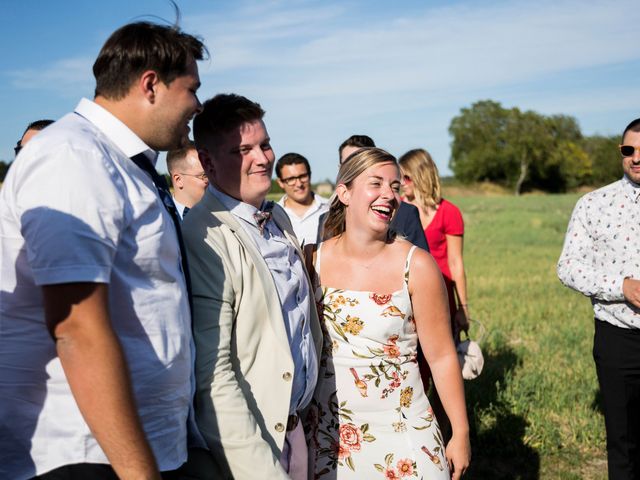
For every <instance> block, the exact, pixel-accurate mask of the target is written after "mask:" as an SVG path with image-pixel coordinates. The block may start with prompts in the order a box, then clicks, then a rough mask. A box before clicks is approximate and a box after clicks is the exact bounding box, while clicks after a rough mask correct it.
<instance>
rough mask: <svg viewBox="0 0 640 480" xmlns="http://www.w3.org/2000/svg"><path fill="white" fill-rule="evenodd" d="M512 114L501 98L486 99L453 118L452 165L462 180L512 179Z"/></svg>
mask: <svg viewBox="0 0 640 480" xmlns="http://www.w3.org/2000/svg"><path fill="white" fill-rule="evenodd" d="M508 116H509V112H508V110H506V109H504V108H502V106H501V105H500V104H499V103H498V102H494V101H492V100H482V101H480V102H476V103H474V104H473V105H472V106H471V108H463V109H462V110H461V112H460V115H458V116H457V117H454V118H453V120H452V121H451V125H450V126H449V133H450V134H451V136H452V137H453V142H452V144H451V161H450V163H449V167H450V168H451V170H452V171H453V174H454V176H455V177H456V178H457V179H458V180H461V181H462V182H474V181H484V180H489V181H493V182H497V183H502V184H505V183H508V182H509V177H510V172H509V170H510V168H509V166H508V165H506V164H507V162H508V158H507V156H506V152H505V145H506V143H507V138H506V129H507V125H508Z"/></svg>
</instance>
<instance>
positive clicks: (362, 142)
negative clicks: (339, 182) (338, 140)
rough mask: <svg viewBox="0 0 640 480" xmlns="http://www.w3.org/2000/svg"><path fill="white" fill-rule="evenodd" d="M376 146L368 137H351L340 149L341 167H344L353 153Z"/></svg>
mask: <svg viewBox="0 0 640 480" xmlns="http://www.w3.org/2000/svg"><path fill="white" fill-rule="evenodd" d="M375 146H376V144H375V142H374V141H373V139H372V138H371V137H369V136H368V135H351V136H350V137H349V138H347V139H346V140H345V141H344V142H342V144H340V146H339V147H338V156H339V158H340V165H342V164H343V163H344V161H345V160H346V159H347V158H348V157H349V156H350V155H351V154H352V153H354V152H357V151H358V150H360V149H361V148H365V147H367V148H368V147H375Z"/></svg>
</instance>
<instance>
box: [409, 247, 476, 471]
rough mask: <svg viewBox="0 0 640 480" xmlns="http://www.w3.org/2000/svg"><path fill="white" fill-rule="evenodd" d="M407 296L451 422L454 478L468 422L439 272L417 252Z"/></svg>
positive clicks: (466, 456)
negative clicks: (408, 295)
mask: <svg viewBox="0 0 640 480" xmlns="http://www.w3.org/2000/svg"><path fill="white" fill-rule="evenodd" d="M409 293H410V294H411V304H412V307H413V314H414V320H415V324H416V330H417V332H418V339H419V341H420V346H421V347H422V351H423V353H424V355H425V358H426V360H427V362H428V363H429V366H430V367H431V372H432V375H433V381H434V383H435V386H436V388H437V390H438V394H439V395H440V399H441V400H442V405H443V407H444V410H445V412H446V414H447V416H448V417H449V420H450V421H451V427H452V430H453V436H452V438H451V440H450V441H449V443H448V444H447V448H446V456H447V460H448V461H449V464H450V465H452V467H453V471H454V473H453V478H454V479H457V478H460V476H461V475H462V473H464V471H465V470H466V469H467V467H468V465H469V461H470V459H471V447H470V444H469V421H468V419H467V409H466V405H465V399H464V387H463V384H462V373H461V371H460V364H459V363H458V355H457V353H456V350H455V346H454V344H453V337H452V336H451V326H450V320H449V307H448V300H447V292H446V288H445V286H444V282H443V280H442V275H441V273H440V269H439V268H438V266H437V265H436V263H435V261H434V260H433V258H432V257H431V256H430V255H429V254H428V253H426V252H424V251H421V250H420V249H416V251H415V253H414V255H413V259H412V261H411V269H410V272H409Z"/></svg>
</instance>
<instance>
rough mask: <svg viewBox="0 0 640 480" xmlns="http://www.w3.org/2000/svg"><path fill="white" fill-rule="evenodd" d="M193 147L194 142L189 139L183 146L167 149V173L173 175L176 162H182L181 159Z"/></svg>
mask: <svg viewBox="0 0 640 480" xmlns="http://www.w3.org/2000/svg"><path fill="white" fill-rule="evenodd" d="M195 149H196V145H195V143H193V142H192V141H191V140H189V142H188V143H187V144H186V145H184V146H183V147H180V148H176V149H175V150H170V151H168V152H167V170H169V173H170V174H172V175H173V172H174V170H175V169H176V168H178V164H180V163H182V161H183V160H184V159H185V158H186V157H187V154H188V153H189V152H191V151H192V150H195Z"/></svg>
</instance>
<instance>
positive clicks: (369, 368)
mask: <svg viewBox="0 0 640 480" xmlns="http://www.w3.org/2000/svg"><path fill="white" fill-rule="evenodd" d="M399 190H400V173H399V169H398V165H397V163H396V160H395V158H394V157H393V156H392V155H390V154H388V153H387V152H385V151H383V150H380V149H376V148H367V149H362V150H361V151H360V152H359V153H357V154H356V155H355V156H354V157H353V158H352V159H351V160H350V161H349V162H346V163H344V164H343V165H342V166H341V167H340V172H339V173H338V181H337V187H336V194H335V196H334V198H333V200H332V202H331V208H330V211H329V215H328V219H327V221H326V223H325V227H324V238H325V241H324V242H323V243H321V244H320V245H319V246H318V248H317V251H315V252H314V251H313V246H310V248H308V249H307V254H308V257H309V258H310V259H313V260H310V262H309V263H312V267H313V268H312V270H313V271H312V274H313V276H314V278H315V280H316V281H315V282H314V283H315V285H316V286H317V291H316V299H317V301H318V305H319V308H322V316H323V320H324V321H323V327H324V330H325V343H324V351H323V357H324V358H323V361H322V364H321V371H320V375H319V385H318V388H317V389H316V395H315V398H314V401H313V404H312V409H311V412H310V415H309V421H310V427H311V439H310V452H309V453H310V462H311V464H312V469H313V470H312V471H313V474H314V477H315V478H320V479H331V480H333V479H340V480H341V479H346V478H353V479H369V478H380V477H382V478H401V477H402V478H405V477H406V478H429V479H448V478H451V477H453V478H460V476H461V475H462V473H464V471H465V469H466V468H467V466H468V464H469V460H470V446H469V426H468V421H467V414H466V410H465V402H464V391H463V386H462V377H461V374H460V367H459V364H458V360H457V356H456V352H455V348H454V345H453V340H452V337H451V330H450V326H449V325H450V323H449V309H448V302H447V293H446V289H445V286H444V284H443V282H442V276H441V275H440V272H439V270H438V266H437V265H436V264H435V262H434V261H433V260H432V258H431V257H430V256H429V254H427V253H426V252H424V251H422V250H420V249H416V248H415V247H414V246H412V245H411V244H410V243H409V242H407V241H405V240H401V239H396V238H393V236H392V235H391V234H390V232H389V223H390V221H391V218H392V217H393V214H394V213H395V211H396V209H397V208H398V205H399V202H400V197H399ZM310 266H311V265H310ZM418 292H419V294H417V293H418ZM418 340H420V344H421V345H422V348H423V351H424V354H425V356H426V358H427V360H428V362H429V364H430V365H431V368H432V371H433V379H434V382H435V384H436V385H437V388H438V391H439V392H440V395H441V397H442V403H443V404H444V408H445V410H446V413H447V415H448V416H449V418H450V419H451V423H452V426H453V437H452V438H451V440H450V441H449V443H448V445H446V448H445V445H444V442H443V440H442V436H441V434H440V430H439V428H438V424H437V422H436V420H435V417H434V415H433V410H432V409H431V407H430V405H429V400H428V399H427V396H426V394H425V392H424V389H423V386H422V381H421V379H420V372H419V369H418V364H417V361H416V355H417V346H418ZM450 471H451V473H450Z"/></svg>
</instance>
